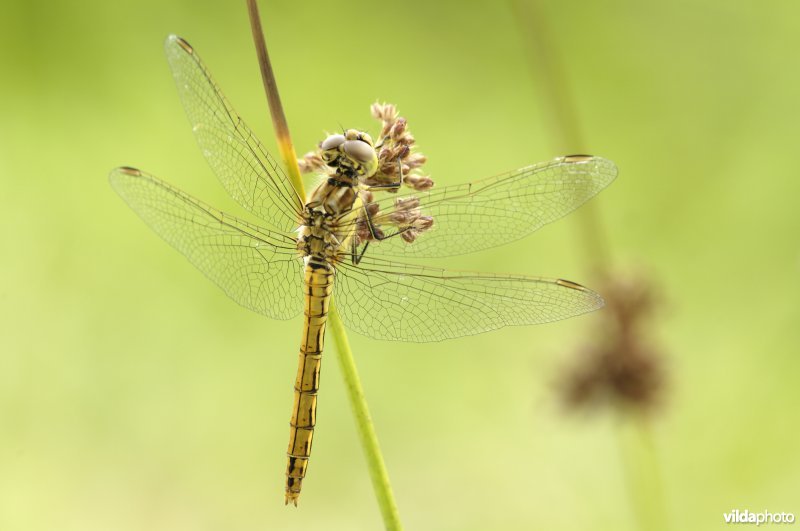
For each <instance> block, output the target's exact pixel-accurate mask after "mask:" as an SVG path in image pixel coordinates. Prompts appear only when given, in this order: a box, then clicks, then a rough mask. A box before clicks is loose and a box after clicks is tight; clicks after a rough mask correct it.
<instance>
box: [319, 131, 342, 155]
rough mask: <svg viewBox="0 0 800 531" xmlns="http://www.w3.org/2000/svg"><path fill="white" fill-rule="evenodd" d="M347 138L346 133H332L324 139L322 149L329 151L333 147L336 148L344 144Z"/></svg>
mask: <svg viewBox="0 0 800 531" xmlns="http://www.w3.org/2000/svg"><path fill="white" fill-rule="evenodd" d="M344 142H345V138H344V135H331V136H329V137H328V138H326V139H325V140H323V141H322V144H321V145H320V146H319V147H320V148H321V149H322V151H329V150H331V149H336V148H338V147H339V146H341V145H342V144H344Z"/></svg>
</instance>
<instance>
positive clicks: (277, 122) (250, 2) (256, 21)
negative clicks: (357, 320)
mask: <svg viewBox="0 0 800 531" xmlns="http://www.w3.org/2000/svg"><path fill="white" fill-rule="evenodd" d="M247 10H248V14H249V16H250V27H251V29H252V31H253V40H254V41H255V45H256V53H257V55H258V64H259V67H260V70H261V77H262V80H263V81H264V90H265V92H266V93H267V101H268V103H269V109H270V114H271V116H272V125H273V127H274V128H275V136H276V137H277V140H278V149H280V152H281V158H282V159H283V163H284V166H285V167H286V169H287V171H288V172H289V179H290V181H291V183H292V186H293V187H294V189H295V191H296V192H297V194H298V195H299V196H300V197H301V198H303V199H305V197H306V193H305V188H304V186H303V179H302V178H301V176H300V168H299V167H298V165H297V155H296V154H295V151H294V145H293V144H292V137H291V135H290V134H289V125H288V123H287V121H286V114H285V113H284V112H283V106H282V105H281V99H280V96H279V95H278V85H277V83H276V81H275V75H274V73H273V71H272V65H271V63H270V61H269V54H268V53H267V45H266V41H265V39H264V32H263V30H262V28H261V18H260V17H259V14H258V5H257V3H256V0H247ZM328 323H329V324H330V331H331V335H332V336H333V342H334V343H335V344H336V353H337V355H338V358H339V365H340V366H341V368H342V375H343V376H344V381H345V386H346V387H347V396H348V398H349V399H350V406H351V407H352V410H353V415H354V416H355V419H356V426H357V428H358V435H359V438H360V439H361V447H362V449H363V450H364V456H365V457H366V460H367V468H368V469H369V474H370V478H371V479H372V488H373V489H374V491H375V497H376V498H377V500H378V506H379V507H380V510H381V515H382V516H383V523H384V526H385V527H386V529H387V530H390V531H397V530H400V529H402V528H403V526H402V524H401V523H400V514H399V512H398V511H397V504H396V503H395V500H394V493H393V492H392V487H391V484H390V483H389V474H388V472H387V471H386V465H385V464H384V462H383V455H382V454H381V449H380V446H379V445H378V437H377V435H376V434H375V427H374V426H373V424H372V419H371V418H370V415H369V408H368V407H367V400H366V398H365V397H364V389H363V388H362V387H361V380H360V378H359V377H358V370H357V369H356V364H355V360H354V359H353V352H352V350H351V349H350V342H349V341H348V339H347V333H346V332H345V329H344V326H342V321H341V319H339V314H338V313H337V311H336V307H335V305H334V301H331V305H330V310H329V316H328Z"/></svg>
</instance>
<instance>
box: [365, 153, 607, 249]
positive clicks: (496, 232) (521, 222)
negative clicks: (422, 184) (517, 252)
mask: <svg viewBox="0 0 800 531" xmlns="http://www.w3.org/2000/svg"><path fill="white" fill-rule="evenodd" d="M616 175H617V168H616V166H615V165H614V163H613V162H611V161H609V160H606V159H603V158H600V157H592V156H588V155H573V156H570V157H561V158H557V159H555V160H552V161H550V162H545V163H540V164H535V165H532V166H526V167H524V168H520V169H518V170H516V171H513V172H510V173H506V174H503V175H499V176H497V177H493V178H490V179H485V180H483V181H475V182H472V183H466V184H462V185H457V186H448V187H443V188H434V189H432V190H430V191H428V192H411V193H406V194H403V195H400V197H409V196H414V197H416V198H418V199H419V203H420V207H421V213H422V215H424V216H431V217H432V218H433V226H432V227H431V228H430V229H429V230H427V231H425V232H421V233H420V234H419V235H418V236H417V238H416V240H415V241H413V242H412V243H407V242H405V241H404V240H403V238H401V237H389V238H387V239H385V240H383V241H378V242H373V243H372V244H371V245H370V248H369V250H368V251H367V253H368V254H370V255H372V256H376V257H382V256H385V257H398V256H408V257H443V256H453V255H458V254H466V253H471V252H475V251H480V250H483V249H488V248H490V247H495V246H498V245H503V244H506V243H509V242H512V241H514V240H518V239H520V238H523V237H525V236H527V235H529V234H531V233H532V232H534V231H536V230H538V229H539V228H541V227H542V226H544V225H547V224H548V223H552V222H553V221H555V220H557V219H559V218H561V217H563V216H565V215H566V214H568V213H570V212H572V211H573V210H575V209H576V208H578V207H579V206H581V205H582V204H583V203H585V202H586V201H588V200H589V199H591V198H592V197H594V196H595V195H596V194H597V193H598V192H599V191H600V190H602V189H603V188H605V187H606V186H608V185H609V184H610V183H611V181H613V180H614V178H615V177H616ZM374 202H375V203H377V205H378V207H379V209H380V212H381V214H382V217H390V216H391V215H392V213H393V212H395V211H396V210H397V207H396V203H398V204H399V202H397V196H390V197H386V196H385V195H383V196H382V197H381V198H380V199H378V200H377V201H374ZM406 204H407V203H406ZM381 228H382V230H383V232H384V233H385V234H391V233H393V232H396V230H395V229H394V228H393V227H392V228H389V227H381Z"/></svg>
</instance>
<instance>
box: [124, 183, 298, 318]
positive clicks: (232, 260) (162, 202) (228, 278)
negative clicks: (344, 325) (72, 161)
mask: <svg viewBox="0 0 800 531" xmlns="http://www.w3.org/2000/svg"><path fill="white" fill-rule="evenodd" d="M109 180H110V181H111V186H112V187H113V188H114V190H116V191H117V193H118V194H119V195H120V196H122V198H123V199H124V200H125V201H126V202H127V203H128V204H129V205H130V206H131V208H133V210H134V211H135V212H136V213H137V214H138V215H139V217H141V218H142V219H143V220H144V221H145V223H147V224H148V225H150V227H151V228H152V229H153V230H155V231H156V232H157V233H158V235H159V236H161V237H162V238H163V239H164V240H166V241H167V243H169V244H170V245H172V246H173V247H175V248H176V249H177V250H179V251H180V252H181V253H183V254H184V255H186V257H187V258H188V259H189V261H190V262H192V263H193V264H194V265H195V266H196V267H197V268H198V269H199V270H200V271H202V272H203V273H205V275H206V276H207V277H208V278H210V279H211V280H213V281H214V282H215V283H216V284H217V285H219V287H221V288H222V289H223V291H225V293H227V294H228V296H229V297H230V298H232V299H233V300H235V301H236V302H238V303H239V304H241V305H242V306H244V307H245V308H249V309H251V310H253V311H256V312H258V313H261V314H264V315H266V316H268V317H272V318H273V319H289V318H291V317H294V316H295V315H297V314H298V313H300V312H301V311H302V309H303V289H302V287H303V274H302V271H303V264H302V261H301V260H300V258H299V256H298V254H297V251H296V248H295V243H294V241H293V239H292V237H291V236H289V235H284V234H280V233H276V232H272V231H268V230H265V229H262V228H260V227H256V226H254V225H251V224H249V223H247V222H245V221H241V220H239V219H236V218H234V217H232V216H229V215H227V214H225V213H223V212H220V211H219V210H215V209H214V208H212V207H210V206H208V205H206V204H205V203H203V202H201V201H198V200H197V199H194V198H193V197H191V196H189V195H187V194H186V193H184V192H182V191H180V190H178V189H177V188H173V187H172V186H170V185H168V184H167V183H165V182H164V181H161V180H159V179H156V178H155V177H153V176H151V175H147V174H146V173H144V172H141V171H139V170H137V169H134V168H117V169H115V170H114V171H112V172H111V174H110V175H109Z"/></svg>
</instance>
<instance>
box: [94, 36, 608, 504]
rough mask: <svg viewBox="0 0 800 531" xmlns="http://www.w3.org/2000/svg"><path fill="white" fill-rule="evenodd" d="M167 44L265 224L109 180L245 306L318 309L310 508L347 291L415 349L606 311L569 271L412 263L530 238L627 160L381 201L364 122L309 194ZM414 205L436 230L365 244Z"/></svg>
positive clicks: (301, 447) (294, 446)
mask: <svg viewBox="0 0 800 531" xmlns="http://www.w3.org/2000/svg"><path fill="white" fill-rule="evenodd" d="M165 51H166V56H167V60H168V62H169V66H170V69H171V71H172V74H173V77H174V78H175V82H176V85H177V88H178V93H179V96H180V100H181V101H182V103H183V106H184V108H185V110H186V114H187V116H188V118H189V121H190V123H191V126H192V130H193V132H194V136H195V137H196V140H197V142H198V144H199V146H200V149H201V150H202V152H203V154H204V155H205V158H206V159H207V161H208V163H209V164H210V166H211V168H212V170H213V172H214V173H216V175H217V177H218V178H219V179H220V181H221V182H222V184H223V186H224V187H225V189H226V190H227V192H228V193H229V194H230V195H231V196H232V197H233V198H234V199H235V200H236V201H237V202H238V203H239V204H240V205H241V206H242V207H244V209H245V210H247V211H249V213H250V214H252V215H253V216H255V218H258V219H259V220H260V221H259V222H258V223H253V222H251V221H247V220H244V219H240V218H237V217H234V216H232V215H230V214H228V213H226V212H222V211H220V210H217V209H216V208H214V207H212V206H210V205H208V204H206V203H204V202H202V201H200V200H198V199H195V198H194V197H192V196H190V195H189V194H187V193H185V192H183V191H181V190H179V189H177V188H175V187H174V186H171V185H170V184H168V183H166V182H164V181H162V180H160V179H157V178H156V177H154V176H152V175H150V174H148V173H145V172H144V171H141V170H139V169H136V168H132V167H128V166H123V167H119V168H116V169H114V170H112V172H111V174H110V176H109V180H110V183H111V186H112V187H113V189H114V190H115V191H116V192H117V193H118V194H119V195H120V196H121V197H122V198H123V199H124V200H125V201H126V202H127V203H128V205H130V207H131V208H132V209H133V210H134V211H135V212H136V214H138V215H139V216H140V217H141V218H142V219H143V220H144V221H145V223H147V224H148V225H149V226H150V227H151V228H152V229H153V230H154V231H155V232H156V233H157V234H158V235H159V236H161V238H163V239H164V240H166V241H167V243H169V244H170V245H172V246H173V247H175V248H176V249H177V250H178V251H180V252H181V253H183V254H184V255H185V256H186V258H188V260H189V261H190V262H191V263H192V264H194V266H196V267H197V268H198V269H199V270H200V271H202V272H203V273H204V274H205V275H206V276H207V277H208V278H209V279H211V280H212V281H213V282H215V283H216V284H217V285H218V286H219V287H220V288H222V290H223V291H224V292H225V293H226V294H227V295H228V296H230V298H231V299H233V300H234V301H236V302H237V303H239V304H240V305H242V306H244V307H245V308H248V309H250V310H253V311H255V312H258V313H260V314H263V315H265V316H267V317H270V318H273V319H282V320H286V319H291V318H293V317H296V316H298V315H300V314H302V315H303V329H302V339H301V344H300V351H299V363H298V370H297V377H296V379H295V383H294V406H293V411H292V414H291V420H290V440H289V447H288V451H287V466H286V482H285V503H286V504H289V503H293V504H294V505H295V506H296V505H297V501H298V498H299V496H300V491H301V487H302V482H303V479H304V478H305V477H306V471H307V468H308V462H309V457H310V454H311V443H312V438H313V434H314V429H315V425H316V410H317V394H318V391H319V384H320V366H321V359H322V352H323V348H324V341H325V329H326V323H327V319H328V312H329V311H330V309H331V300H332V299H335V301H336V309H337V311H338V312H339V315H340V316H341V319H342V321H343V322H344V323H345V325H346V326H347V327H348V328H350V329H352V330H353V331H355V332H357V333H359V334H362V335H365V336H368V337H370V338H375V339H381V340H393V341H408V342H432V341H441V340H445V339H452V338H458V337H463V336H467V335H472V334H478V333H482V332H487V331H490V330H495V329H499V328H502V327H505V326H511V325H533V324H540V323H546V322H551V321H557V320H560V319H565V318H568V317H573V316H577V315H580V314H584V313H587V312H591V311H593V310H596V309H599V308H600V307H602V306H603V299H602V297H601V296H600V295H598V294H597V293H595V292H593V291H591V290H590V289H588V288H586V287H584V286H582V285H580V284H577V283H575V282H571V281H568V280H563V279H549V278H540V277H534V276H524V275H512V274H498V273H473V272H463V271H452V270H445V269H440V268H437V267H433V266H430V265H425V264H415V263H413V260H411V261H401V260H400V259H404V258H406V259H407V258H412V259H414V258H439V257H446V256H454V255H459V254H464V253H469V252H474V251H480V250H483V249H488V248H491V247H495V246H498V245H502V244H506V243H509V242H512V241H515V240H518V239H520V238H522V237H524V236H527V235H528V234H530V233H532V232H534V231H536V230H537V229H539V228H540V227H542V226H544V225H546V224H548V223H551V222H553V221H555V220H557V219H559V218H561V217H562V216H564V215H566V214H567V213H569V212H571V211H573V210H574V209H576V208H578V207H579V206H580V205H581V204H583V203H585V202H586V201H587V200H589V199H590V198H591V197H593V196H594V195H596V194H597V193H598V192H599V191H600V190H602V189H603V188H605V187H606V186H607V185H608V184H609V183H611V182H612V181H613V180H614V178H615V177H616V175H617V169H616V167H615V165H614V164H613V163H612V162H611V161H609V160H606V159H603V158H601V157H596V156H589V155H571V156H564V157H559V158H556V159H554V160H551V161H548V162H543V163H539V164H533V165H530V166H526V167H523V168H520V169H517V170H515V171H511V172H508V173H505V174H501V175H498V176H495V177H492V178H489V179H484V180H478V181H474V182H470V183H467V184H461V185H455V186H446V187H442V188H432V189H429V190H427V191H405V192H398V191H397V190H394V192H395V193H392V194H386V196H387V197H383V198H378V194H375V196H374V197H373V198H372V200H371V202H369V204H365V201H364V199H363V198H364V197H368V196H365V195H364V194H362V193H360V192H362V191H363V190H365V189H367V185H366V184H365V181H366V180H367V179H368V178H369V177H370V176H371V175H373V174H374V173H375V171H376V164H377V159H376V150H375V148H376V146H375V142H374V141H373V140H372V138H371V137H370V136H369V135H368V134H367V133H366V132H363V131H358V130H355V129H349V130H346V131H344V133H343V134H336V135H330V136H329V137H328V138H326V139H325V140H324V141H323V142H322V143H321V144H320V148H321V150H322V156H323V159H324V160H325V162H326V163H327V168H328V172H327V175H326V176H325V178H323V180H322V181H321V182H320V184H319V185H318V186H317V187H316V188H315V189H314V190H313V191H312V192H311V193H310V194H309V197H308V198H304V197H300V195H299V193H298V192H297V191H296V190H295V188H294V187H293V186H292V184H291V182H290V181H289V180H288V179H287V177H286V174H285V173H284V171H283V169H282V168H281V166H280V165H279V164H278V163H277V162H276V160H275V159H274V158H273V157H272V156H271V155H270V154H269V153H268V152H267V151H266V150H265V149H264V147H263V146H262V144H261V143H260V142H259V140H258V139H257V138H256V137H255V135H254V134H253V132H252V131H251V129H250V128H248V126H247V125H245V123H244V121H243V120H242V119H241V118H240V117H239V115H238V114H237V113H236V111H235V110H234V109H233V107H232V106H231V104H230V103H229V102H228V100H227V99H226V98H225V96H224V95H223V94H222V92H221V91H220V89H219V87H218V85H217V84H216V82H215V81H214V79H213V78H212V77H211V74H210V73H209V70H208V69H207V68H206V66H205V65H204V63H203V62H202V61H201V59H200V57H199V56H198V54H197V52H196V51H195V49H194V48H193V47H192V46H191V45H189V44H188V43H187V42H186V41H185V40H184V39H182V38H180V37H178V36H175V35H171V36H169V37H168V38H167V40H166V43H165ZM398 198H399V200H398ZM408 200H413V201H414V204H418V205H419V209H421V211H422V212H424V213H425V214H426V216H425V217H424V219H425V220H431V221H430V222H428V223H426V227H424V228H426V229H428V230H425V231H424V232H420V233H419V234H417V235H416V238H406V237H403V235H404V234H405V229H404V228H402V227H398V228H397V230H395V231H394V232H391V231H390V232H388V233H380V237H374V238H371V239H370V241H366V242H363V241H360V240H361V239H360V238H359V237H358V236H357V232H358V227H359V226H361V227H362V228H363V226H364V223H365V218H366V222H367V226H368V228H369V230H370V232H371V234H373V235H378V234H379V232H378V231H377V230H373V229H374V228H375V227H372V224H371V222H370V220H369V215H366V216H365V215H364V213H365V212H366V213H368V212H370V211H372V212H375V211H379V212H381V215H382V216H392V215H393V214H398V215H401V214H404V213H407V212H404V210H403V209H404V208H405V209H406V210H407V205H408ZM404 205H405V206H404ZM400 217H401V218H402V216H400ZM359 224H360V225H359ZM406 229H408V227H406ZM412 239H413V241H411V242H410V243H409V240H412Z"/></svg>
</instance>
